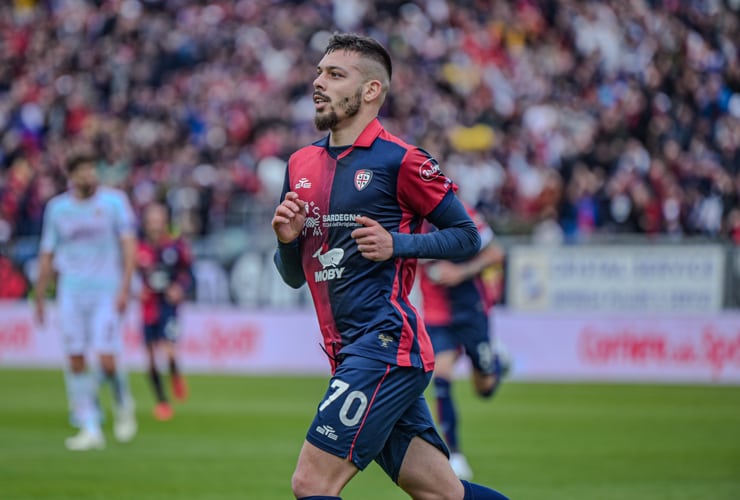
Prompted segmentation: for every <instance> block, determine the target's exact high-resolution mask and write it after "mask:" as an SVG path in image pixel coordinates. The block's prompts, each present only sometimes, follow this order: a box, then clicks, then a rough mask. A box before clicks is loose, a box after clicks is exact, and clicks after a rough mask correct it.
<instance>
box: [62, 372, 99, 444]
mask: <svg viewBox="0 0 740 500" xmlns="http://www.w3.org/2000/svg"><path fill="white" fill-rule="evenodd" d="M67 382H68V384H69V394H70V396H71V398H72V407H73V408H74V412H75V415H76V416H77V418H79V419H80V426H81V427H82V428H83V429H85V430H86V431H88V432H91V433H93V434H100V432H101V430H100V414H99V410H98V405H97V404H95V397H96V393H97V384H96V383H95V379H94V378H93V377H92V375H91V374H90V373H88V372H83V373H72V372H70V373H69V375H68V377H67Z"/></svg>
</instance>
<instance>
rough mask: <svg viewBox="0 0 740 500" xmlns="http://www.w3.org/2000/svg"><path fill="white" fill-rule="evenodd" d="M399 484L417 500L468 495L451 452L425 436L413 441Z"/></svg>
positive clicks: (455, 497) (406, 456)
mask: <svg viewBox="0 0 740 500" xmlns="http://www.w3.org/2000/svg"><path fill="white" fill-rule="evenodd" d="M398 485H399V486H400V487H401V488H403V490H404V491H405V492H406V493H408V494H409V495H410V496H411V497H412V498H414V499H415V500H433V499H434V500H438V499H460V498H462V497H463V495H464V494H465V492H464V489H463V486H462V483H461V482H460V480H459V479H458V478H457V476H456V475H455V473H454V472H453V470H452V468H451V467H450V463H449V460H448V457H447V455H445V454H444V453H443V452H442V451H441V450H440V449H439V448H438V447H436V446H435V445H434V444H432V443H430V442H428V441H426V440H424V439H422V438H421V437H416V438H414V439H413V440H412V441H411V442H410V443H409V446H408V450H407V452H406V455H405V457H404V460H403V464H402V466H401V471H400V474H399V477H398Z"/></svg>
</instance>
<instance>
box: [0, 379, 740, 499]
mask: <svg viewBox="0 0 740 500" xmlns="http://www.w3.org/2000/svg"><path fill="white" fill-rule="evenodd" d="M189 381H190V386H191V398H190V400H189V401H188V402H187V403H185V404H183V405H178V406H176V416H175V419H174V420H172V421H170V422H156V421H154V419H153V418H152V417H151V406H152V398H151V395H150V393H149V390H148V387H147V386H146V381H145V378H144V375H143V374H141V373H132V374H131V383H132V387H133V391H134V394H135V397H136V398H137V400H138V416H139V424H140V431H139V435H138V436H137V438H136V439H135V440H134V441H133V442H131V443H129V444H125V445H124V444H119V443H117V442H115V440H114V439H113V437H112V434H111V430H110V418H111V417H110V397H109V395H108V394H105V399H104V402H105V406H106V408H107V410H108V421H107V425H106V429H105V432H106V436H107V438H108V446H107V448H106V449H105V450H104V451H95V452H82V453H81V452H77V453H73V452H69V451H66V450H65V449H64V446H63V441H64V438H65V437H67V436H68V435H71V434H72V433H73V429H72V428H71V427H69V425H68V423H67V414H66V402H65V396H64V388H63V379H62V374H61V372H60V371H49V370H10V369H3V370H0V498H2V499H4V500H26V499H76V500H77V499H106V500H124V499H125V500H130V499H138V500H149V499H151V500H155V499H157V500H159V499H203V500H206V499H207V500H217V499H218V500H221V499H223V500H230V499H254V500H272V499H289V498H292V495H291V492H290V476H291V473H292V470H293V466H294V464H295V459H296V456H297V453H298V449H299V447H300V445H301V442H302V440H303V436H304V433H305V430H306V426H307V425H308V424H309V422H310V419H311V417H312V415H313V411H314V408H315V407H316V405H317V403H318V400H319V398H320V397H321V395H322V394H323V391H324V386H325V383H326V378H323V377H303V378H298V377H290V378H289V377H251V376H250V377H247V376H206V375H198V376H195V375H193V376H191V377H189ZM455 390H456V395H457V397H458V399H459V402H460V406H461V416H460V417H461V420H462V442H463V445H464V448H465V451H466V452H467V455H468V458H469V461H470V462H471V465H472V467H473V469H474V471H475V474H476V476H475V480H476V481H478V482H481V483H484V484H488V485H491V486H494V487H496V488H498V489H500V490H501V491H502V492H504V493H506V494H508V495H509V496H510V497H511V498H512V500H530V499H533V500H535V499H536V500H546V499H552V500H566V499H567V500H579V499H583V500H611V499H613V500H617V499H619V500H622V499H625V498H629V499H645V500H690V499H696V500H707V499H712V500H737V499H740V389H739V388H738V387H728V386H677V385H664V386H659V385H639V384H635V385H621V384H532V383H521V382H519V383H514V382H510V383H506V384H504V385H503V386H502V387H501V389H500V392H499V393H498V394H497V396H496V397H495V398H494V399H493V400H490V401H482V400H478V399H476V398H475V397H474V396H473V394H472V390H471V388H470V386H469V385H468V384H467V382H466V381H461V382H459V383H458V384H457V385H456V386H455ZM343 498H345V499H347V500H378V499H382V500H393V499H403V498H407V497H406V495H405V494H404V493H403V492H402V491H401V490H400V489H398V488H397V487H396V486H394V485H393V484H392V483H391V482H390V481H389V480H388V479H387V478H386V477H385V476H384V475H383V473H382V472H381V470H380V468H379V467H378V466H377V465H375V464H373V465H371V466H370V467H369V468H368V469H367V470H366V471H364V472H362V473H360V474H359V475H358V476H357V477H355V479H354V480H353V481H352V482H351V483H350V484H349V486H348V487H347V488H346V489H345V491H344V494H343Z"/></svg>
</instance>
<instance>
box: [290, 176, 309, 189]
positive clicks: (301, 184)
mask: <svg viewBox="0 0 740 500" xmlns="http://www.w3.org/2000/svg"><path fill="white" fill-rule="evenodd" d="M310 187H311V181H309V180H308V179H306V178H305V177H301V178H300V179H298V182H296V183H295V187H294V188H293V189H301V188H306V189H308V188H310Z"/></svg>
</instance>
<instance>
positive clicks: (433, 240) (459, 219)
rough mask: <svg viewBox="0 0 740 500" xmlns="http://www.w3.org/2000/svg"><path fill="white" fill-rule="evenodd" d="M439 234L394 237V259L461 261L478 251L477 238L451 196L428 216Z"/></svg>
mask: <svg viewBox="0 0 740 500" xmlns="http://www.w3.org/2000/svg"><path fill="white" fill-rule="evenodd" d="M428 218H429V221H430V222H431V223H432V224H434V225H435V226H436V227H437V228H438V229H439V230H438V231H434V232H431V233H424V234H402V233H392V234H393V256H394V257H416V258H425V259H447V260H463V259H469V258H471V257H473V256H474V255H475V254H477V253H478V251H479V250H480V244H481V240H480V235H479V234H478V229H477V228H476V227H475V223H474V222H473V220H472V219H471V218H470V216H469V215H468V213H467V211H466V210H465V207H464V206H463V205H462V203H460V200H458V199H457V198H456V197H455V196H454V195H450V198H447V199H446V204H445V205H444V206H442V207H439V208H438V209H437V210H434V212H432V213H431V214H430V215H429V217H428Z"/></svg>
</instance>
